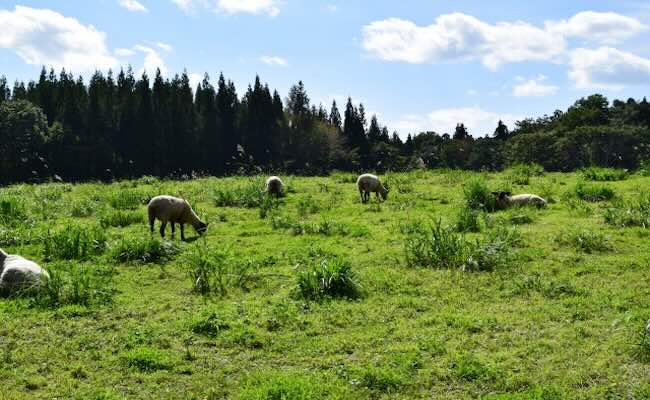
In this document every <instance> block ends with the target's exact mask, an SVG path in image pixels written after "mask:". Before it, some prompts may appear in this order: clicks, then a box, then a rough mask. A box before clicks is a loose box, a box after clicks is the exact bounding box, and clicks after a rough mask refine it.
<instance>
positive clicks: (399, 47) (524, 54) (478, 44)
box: [362, 11, 646, 70]
mask: <svg viewBox="0 0 650 400" xmlns="http://www.w3.org/2000/svg"><path fill="white" fill-rule="evenodd" d="M645 29H646V27H645V26H644V25H643V24H642V23H641V22H639V21H638V20H637V19H634V18H630V17H626V16H623V15H620V14H616V13H597V12H591V11H586V12H581V13H579V14H576V15H575V16H573V17H572V18H571V19H569V20H568V21H548V22H546V23H545V25H544V27H537V26H534V25H532V24H529V23H527V22H522V21H515V22H498V23H496V24H488V23H486V22H483V21H481V20H479V19H478V18H475V17H473V16H470V15H466V14H462V13H453V14H443V15H440V16H439V17H438V18H437V19H436V20H435V22H434V23H433V24H431V25H428V26H418V25H416V24H415V23H413V22H411V21H408V20H403V19H399V18H389V19H385V20H381V21H374V22H371V23H370V24H368V25H366V26H364V27H363V40H362V46H363V48H364V49H365V50H366V51H367V52H368V53H369V54H371V55H373V56H375V57H377V58H379V59H382V60H385V61H402V62H408V63H412V64H423V63H440V62H459V61H471V60H480V61H481V62H482V63H483V65H485V66H486V67H487V68H489V69H492V70H495V69H497V68H498V67H499V66H500V65H502V64H505V63H514V62H522V61H551V62H559V61H561V60H562V58H563V56H565V55H566V51H567V46H568V44H567V39H568V38H571V37H581V38H588V39H590V40H593V41H598V42H602V43H606V42H615V41H619V40H622V39H625V38H628V37H631V36H633V35H636V34H638V33H640V32H642V31H643V30H645Z"/></svg>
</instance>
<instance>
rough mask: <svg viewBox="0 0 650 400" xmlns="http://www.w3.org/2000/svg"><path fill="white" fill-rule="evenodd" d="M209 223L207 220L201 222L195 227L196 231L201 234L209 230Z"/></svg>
mask: <svg viewBox="0 0 650 400" xmlns="http://www.w3.org/2000/svg"><path fill="white" fill-rule="evenodd" d="M208 225H209V224H206V223H205V222H200V221H199V223H198V224H197V225H196V226H195V227H194V228H195V229H196V232H197V233H198V234H199V235H203V234H204V233H205V232H206V231H207V230H208Z"/></svg>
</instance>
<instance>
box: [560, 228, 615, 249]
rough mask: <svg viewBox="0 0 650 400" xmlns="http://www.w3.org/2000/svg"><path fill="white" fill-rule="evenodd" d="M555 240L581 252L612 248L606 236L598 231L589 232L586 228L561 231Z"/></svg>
mask: <svg viewBox="0 0 650 400" xmlns="http://www.w3.org/2000/svg"><path fill="white" fill-rule="evenodd" d="M555 242H556V243H559V244H562V245H569V246H572V247H574V248H575V249H576V250H578V251H581V252H583V253H593V252H602V251H611V250H612V245H611V244H610V241H609V239H608V238H607V236H605V235H603V234H602V233H599V232H590V231H587V230H581V231H576V232H568V233H561V234H559V235H557V236H556V237H555Z"/></svg>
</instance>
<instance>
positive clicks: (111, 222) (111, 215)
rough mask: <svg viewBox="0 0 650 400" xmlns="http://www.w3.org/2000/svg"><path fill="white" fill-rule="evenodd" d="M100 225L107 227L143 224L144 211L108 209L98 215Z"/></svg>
mask: <svg viewBox="0 0 650 400" xmlns="http://www.w3.org/2000/svg"><path fill="white" fill-rule="evenodd" d="M98 221H99V225H101V227H102V228H104V229H106V228H109V227H115V228H124V227H126V226H129V225H133V224H143V223H144V222H145V218H144V213H143V212H142V211H131V210H126V211H121V210H117V211H106V212H104V213H102V214H101V215H99V217H98Z"/></svg>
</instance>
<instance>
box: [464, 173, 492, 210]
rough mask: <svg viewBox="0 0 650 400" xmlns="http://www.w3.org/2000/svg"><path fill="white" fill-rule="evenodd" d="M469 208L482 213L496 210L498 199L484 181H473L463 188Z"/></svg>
mask: <svg viewBox="0 0 650 400" xmlns="http://www.w3.org/2000/svg"><path fill="white" fill-rule="evenodd" d="M463 194H464V195H465V205H466V207H467V208H470V209H473V210H482V211H488V212H489V211H494V210H496V206H497V204H496V197H494V195H493V194H492V193H491V191H490V189H488V187H487V184H486V183H485V181H484V180H483V179H472V180H470V181H469V182H468V183H467V184H466V185H465V186H464V187H463Z"/></svg>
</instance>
